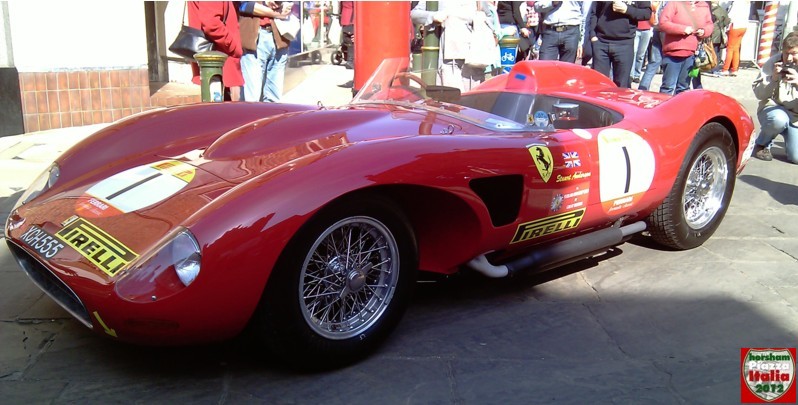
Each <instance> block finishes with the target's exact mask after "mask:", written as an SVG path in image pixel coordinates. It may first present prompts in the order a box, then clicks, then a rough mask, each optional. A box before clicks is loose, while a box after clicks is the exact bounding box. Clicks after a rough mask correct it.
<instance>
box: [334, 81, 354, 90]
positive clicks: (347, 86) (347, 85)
mask: <svg viewBox="0 0 798 405" xmlns="http://www.w3.org/2000/svg"><path fill="white" fill-rule="evenodd" d="M338 87H340V88H342V89H351V88H353V87H355V82H354V81H353V80H350V81H348V82H346V83H344V84H339V85H338Z"/></svg>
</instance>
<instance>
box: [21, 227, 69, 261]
mask: <svg viewBox="0 0 798 405" xmlns="http://www.w3.org/2000/svg"><path fill="white" fill-rule="evenodd" d="M19 240H21V241H22V242H24V243H25V244H26V245H28V246H29V247H30V248H31V249H33V250H35V251H36V252H37V253H39V254H40V255H42V256H44V257H46V258H48V259H50V258H52V257H53V256H55V255H57V254H58V252H60V251H61V249H63V248H64V244H63V243H61V241H60V240H58V239H57V238H56V237H55V236H53V235H52V234H50V233H49V232H47V231H45V230H44V229H42V228H39V227H38V226H36V225H33V226H31V227H30V228H29V229H28V230H27V231H25V233H23V234H22V236H20V237H19Z"/></svg>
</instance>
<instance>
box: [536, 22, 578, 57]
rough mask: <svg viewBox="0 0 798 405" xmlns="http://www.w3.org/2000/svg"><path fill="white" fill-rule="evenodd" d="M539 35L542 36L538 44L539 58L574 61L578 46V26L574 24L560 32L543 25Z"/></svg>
mask: <svg viewBox="0 0 798 405" xmlns="http://www.w3.org/2000/svg"><path fill="white" fill-rule="evenodd" d="M541 35H542V36H543V39H542V40H541V44H540V59H541V60H559V61H560V62H570V63H574V62H576V50H577V49H578V48H579V26H576V25H575V26H573V27H569V28H568V29H566V30H565V31H561V32H557V31H555V30H554V29H553V28H549V27H545V26H544V28H543V33H542V34H541Z"/></svg>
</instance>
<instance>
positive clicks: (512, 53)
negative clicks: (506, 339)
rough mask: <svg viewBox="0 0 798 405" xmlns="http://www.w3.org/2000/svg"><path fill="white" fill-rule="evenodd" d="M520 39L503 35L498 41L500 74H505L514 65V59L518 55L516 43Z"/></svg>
mask: <svg viewBox="0 0 798 405" xmlns="http://www.w3.org/2000/svg"><path fill="white" fill-rule="evenodd" d="M519 42H521V39H520V38H517V37H514V36H512V35H505V36H503V37H502V39H500V40H499V50H500V52H501V56H502V73H507V72H509V71H510V69H512V68H513V65H515V57H516V55H518V43H519Z"/></svg>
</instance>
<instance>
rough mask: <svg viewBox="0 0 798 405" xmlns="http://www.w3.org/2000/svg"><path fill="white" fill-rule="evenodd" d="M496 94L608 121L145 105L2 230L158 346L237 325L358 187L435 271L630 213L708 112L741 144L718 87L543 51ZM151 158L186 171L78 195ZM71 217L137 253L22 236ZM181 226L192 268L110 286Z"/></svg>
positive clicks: (376, 107)
mask: <svg viewBox="0 0 798 405" xmlns="http://www.w3.org/2000/svg"><path fill="white" fill-rule="evenodd" d="M519 75H520V76H519ZM522 81H524V82H525V83H521V82H522ZM499 91H500V92H509V93H513V92H520V93H524V92H527V93H535V94H539V95H547V96H550V97H553V98H555V99H559V98H561V99H564V100H567V101H568V102H571V103H574V102H575V103H584V105H592V106H597V107H599V108H602V109H606V110H607V112H608V113H609V114H610V115H612V116H615V117H618V118H619V119H618V120H617V122H615V123H613V124H612V125H609V126H598V127H590V126H588V127H587V128H581V129H577V130H570V129H558V130H553V131H543V132H541V131H510V132H503V131H491V130H488V129H486V128H485V127H484V126H480V125H477V124H475V123H474V122H472V121H470V120H468V119H459V118H458V116H457V115H458V114H460V115H463V116H464V117H466V118H467V117H468V116H470V115H472V114H474V115H475V116H476V115H479V114H483V115H484V113H482V112H480V111H476V110H473V111H472V110H471V109H468V108H455V107H448V108H450V109H451V110H457V111H455V112H453V113H452V114H440V113H438V112H437V111H439V110H436V109H426V108H409V107H407V106H404V105H392V104H369V103H362V104H351V105H347V106H343V107H340V108H334V109H319V108H317V107H311V106H299V105H279V104H250V103H226V104H203V105H192V106H185V107H178V108H169V109H161V110H157V111H152V112H149V113H147V114H145V115H142V116H138V117H134V118H131V119H126V120H123V121H120V122H118V123H116V124H115V125H112V126H110V127H108V128H106V129H104V130H102V131H100V132H98V133H96V134H94V135H93V136H91V137H89V138H88V139H86V140H84V141H83V142H81V143H80V144H78V145H76V146H75V147H73V148H72V149H70V150H69V151H68V152H67V153H65V154H64V155H63V156H61V157H60V158H58V160H57V163H58V165H59V167H60V178H59V179H58V182H57V183H56V184H55V185H54V186H53V187H52V188H51V189H49V190H47V191H45V192H44V193H43V194H41V195H39V196H38V197H37V198H35V199H34V200H32V201H31V202H29V203H27V204H25V205H22V206H20V207H19V208H18V209H16V210H15V211H13V212H12V213H11V215H10V217H9V220H8V222H7V224H6V229H5V231H6V236H7V240H8V241H9V245H10V246H11V247H12V250H13V251H14V252H15V254H16V256H18V257H24V258H25V259H23V260H28V261H30V262H31V263H32V264H30V265H31V266H40V267H42V268H46V271H49V272H50V273H51V274H52V275H54V276H55V277H57V278H58V279H59V280H60V282H62V283H63V284H64V285H66V286H68V288H69V289H71V290H72V292H74V294H75V296H77V297H79V300H80V302H81V303H82V305H83V306H84V307H85V311H83V312H81V311H78V312H81V313H80V314H76V316H78V317H79V318H81V320H82V321H83V322H84V323H86V324H90V325H91V326H92V327H93V329H95V330H97V331H99V332H101V333H105V334H108V335H111V336H114V337H116V338H118V339H121V340H125V341H131V342H142V343H156V344H172V343H187V342H200V341H208V340H218V339H225V338H229V337H231V336H233V335H236V334H237V333H239V332H240V331H241V330H242V329H243V328H244V326H245V325H246V324H247V322H248V321H249V320H250V318H251V317H252V314H253V312H254V311H255V309H256V307H257V305H258V302H259V301H260V300H261V296H262V293H263V292H264V286H265V285H266V284H267V282H268V281H269V276H270V274H271V272H272V269H273V266H274V265H275V263H276V262H277V260H278V258H279V256H280V255H281V253H282V252H283V250H284V248H285V246H286V244H287V243H288V241H289V240H290V239H291V238H292V236H293V235H294V234H296V233H297V232H298V231H299V230H300V229H301V227H302V226H303V225H304V224H305V223H306V222H307V221H308V220H309V219H310V218H312V217H313V216H314V214H316V213H317V212H318V211H319V210H320V209H321V208H322V207H325V206H326V205H328V204H329V203H330V202H331V201H334V200H336V199H338V198H340V197H342V196H345V195H349V194H352V193H358V192H362V191H363V190H370V191H372V192H374V193H379V194H382V195H386V196H389V197H390V198H391V199H392V200H394V201H396V202H397V204H398V205H399V206H400V207H401V208H402V211H403V212H404V213H405V215H407V217H408V218H409V220H410V222H411V226H412V229H413V232H414V234H415V238H416V241H417V244H418V253H419V258H418V259H419V268H420V269H421V270H424V271H430V272H437V273H445V274H449V273H453V272H456V271H458V270H459V268H460V266H461V265H462V264H464V263H466V262H468V261H469V260H471V259H472V258H474V257H477V256H479V255H482V254H484V253H486V252H500V253H499V257H512V256H514V255H516V254H518V253H520V252H523V251H526V250H529V249H530V248H531V247H537V246H546V244H547V243H550V242H552V241H555V240H561V239H565V238H568V237H571V236H573V235H576V234H583V233H587V232H589V231H592V230H595V229H598V228H603V227H608V226H610V225H612V224H613V223H614V222H616V221H617V220H619V219H621V218H623V219H625V220H640V219H645V217H646V216H647V215H649V214H650V213H651V212H652V211H653V210H654V209H655V208H656V207H657V206H658V205H659V204H660V203H661V202H662V201H663V199H664V198H665V197H666V196H667V195H668V193H669V192H670V191H671V189H672V187H673V186H674V180H675V178H676V177H677V174H678V172H679V170H680V167H682V164H683V161H684V160H685V154H686V153H687V151H688V148H689V146H690V145H691V141H692V139H693V135H694V134H695V133H696V131H697V130H698V129H699V128H701V127H702V126H703V125H704V124H706V123H708V122H713V121H714V122H718V123H720V124H722V125H723V126H724V127H726V128H727V129H728V131H729V132H730V133H731V134H732V136H733V137H734V140H735V143H736V145H737V151H736V152H737V159H736V163H737V165H736V167H734V168H733V170H735V171H737V172H738V173H739V171H740V170H742V168H743V166H744V164H745V161H746V160H747V158H748V157H749V156H750V148H749V146H750V140H751V138H750V136H751V133H752V130H753V124H752V121H751V119H750V118H749V117H748V115H747V114H746V113H745V111H744V110H743V108H742V107H741V106H740V105H739V104H738V103H737V102H735V101H734V100H733V99H730V98H728V97H726V96H723V95H720V94H717V93H713V92H709V91H691V92H687V93H684V94H681V95H679V96H676V97H670V96H665V95H660V94H655V93H649V92H643V91H637V90H630V89H620V88H616V87H615V86H614V85H613V84H612V83H611V82H610V81H609V80H608V79H606V78H604V77H603V76H600V75H598V74H597V73H595V72H593V71H591V70H588V69H583V68H580V67H577V66H574V65H568V64H562V63H555V62H525V63H520V64H517V65H516V67H515V69H514V70H513V71H512V72H510V73H509V74H506V75H502V76H499V77H497V78H494V79H491V80H489V81H488V82H486V83H484V84H483V85H482V86H480V87H479V88H477V89H476V90H475V91H474V92H473V93H480V92H484V93H490V92H499ZM444 108H447V107H444ZM531 118H532V115H530V119H531ZM540 146H543V147H544V148H539V147H540ZM620 149H624V150H625V154H624V155H623V156H625V157H626V160H625V161H624V162H619V161H618V160H619V159H618V156H620V155H618V153H617V152H618V150H620ZM746 149H748V152H747V153H746ZM546 151H548V153H546ZM536 159H539V164H536V163H535V160H536ZM153 162H166V163H163V164H164V165H165V166H163V167H164V168H163V170H167V172H168V173H170V174H172V175H173V176H174V177H176V178H181V176H183V177H182V180H183V181H184V182H185V184H184V185H183V184H181V185H179V186H175V187H176V189H174V190H172V189H170V190H168V191H164V190H162V189H160V188H158V189H156V188H153V189H152V190H149V191H148V192H150V193H156V194H158V195H156V196H155V197H152V198H150V200H147V202H148V203H150V204H148V205H144V206H139V205H142V204H144V203H138V202H131V204H132V205H131V206H130V207H129V208H128V209H122V210H121V211H118V210H117V211H115V210H113V209H111V210H108V209H104V208H103V207H102V205H103V204H102V202H98V201H97V200H96V199H95V200H93V201H92V196H94V195H96V193H94V194H92V193H88V191H90V190H92V187H95V186H97V185H98V184H100V183H102V184H104V185H106V186H108V182H107V181H106V182H105V183H103V181H105V180H107V179H109V178H112V177H113V176H114V175H117V174H119V173H123V172H125V171H128V170H130V169H133V168H137V167H142V166H147V165H151V164H153ZM546 163H548V166H547V164H546ZM170 165H172V166H174V165H177V167H178V168H180V169H183V170H182V172H181V173H177V172H176V171H174V170H172V169H169V167H172V166H170ZM158 170H161V169H158ZM168 170H172V171H168ZM167 172H165V173H167ZM117 179H120V178H117ZM134 180H135V176H133V180H130V181H131V182H133V181H134ZM131 184H132V183H131ZM97 187H99V186H97ZM120 187H121V186H120ZM159 193H160V194H159ZM139 198H142V199H143V198H144V197H139ZM136 204H138V205H136ZM106 208H107V207H106ZM75 215H77V216H78V217H79V219H77V221H79V222H80V224H83V225H85V226H93V227H96V228H98V229H99V230H100V231H99V232H100V236H98V238H99V239H98V240H100V242H102V240H103V238H105V241H106V244H107V243H110V244H113V243H115V242H118V243H119V244H121V245H122V246H123V247H126V248H127V249H128V251H129V252H130V253H132V254H133V255H135V256H130V257H131V259H130V260H127V261H123V262H114V261H113V260H112V259H107V258H104V257H102V255H99V256H98V257H97V258H96V259H95V260H91V259H89V258H88V257H87V256H90V255H91V254H95V255H98V252H99V249H100V248H98V247H97V246H92V247H91V248H86V246H88V243H89V242H86V243H84V245H82V246H75V245H69V243H67V242H64V241H63V240H62V241H61V242H58V243H62V244H66V245H69V246H65V247H63V248H62V249H60V250H59V251H58V253H57V254H56V255H55V256H54V257H52V258H46V257H45V255H43V254H42V253H41V250H40V251H39V252H37V251H36V249H34V248H33V247H32V246H31V244H30V243H29V242H30V241H28V242H25V241H23V240H21V239H20V238H24V237H25V236H24V235H25V234H26V232H28V231H29V230H30V229H31V227H32V226H34V225H35V226H36V227H38V228H40V229H43V230H44V231H46V232H47V233H49V234H51V235H56V234H58V233H59V232H62V233H63V235H62V236H64V238H65V239H64V240H68V239H69V237H70V236H69V234H68V233H67V232H64V229H66V228H68V227H70V226H73V225H74V224H75V222H74V221H76V219H75V217H74V216H75ZM70 218H71V219H70ZM179 227H182V228H184V229H188V230H190V232H191V233H192V234H193V235H194V237H195V238H196V240H197V242H198V243H199V246H200V247H201V252H202V271H201V273H200V274H199V276H198V277H197V278H196V280H195V281H194V282H193V283H192V284H191V285H190V286H188V287H185V288H178V289H177V290H175V288H176V287H174V285H175V281H174V280H168V278H169V277H170V276H169V275H167V274H161V275H160V276H159V277H163V278H167V280H161V281H159V282H157V283H155V285H154V286H152V287H151V289H144V290H143V291H141V292H140V294H138V293H137V294H138V295H135V294H132V295H127V296H126V298H123V297H121V296H120V294H119V290H120V287H118V282H119V280H120V279H122V278H124V277H125V276H128V274H126V273H127V268H128V267H127V266H129V265H130V264H132V263H133V262H135V261H136V260H139V259H141V258H142V257H143V256H146V255H147V254H148V252H151V251H154V250H155V249H156V247H157V246H158V245H159V244H160V243H162V241H163V240H164V239H165V238H166V237H167V236H168V235H170V233H171V232H173V231H174V230H175V229H178V228H179ZM182 228H181V229H182ZM92 229H94V228H92ZM30 235H32V233H29V234H28V236H27V237H28V239H30V240H33V238H35V235H34V236H30ZM75 235H77V234H75ZM109 236H110V238H112V239H114V240H111V241H110V242H109V240H110V239H109V238H108V237H109ZM89 239H91V238H89ZM100 242H98V243H100ZM100 244H101V245H103V243H100ZM33 245H35V240H34V244H33ZM103 246H104V245H103ZM81 248H86V249H88V253H87V252H85V251H84V252H83V253H81V252H79V251H78V250H79V249H81ZM103 260H106V261H105V262H104V261H103ZM120 260H121V259H120ZM36 262H38V264H36ZM103 263H106V264H107V265H106V269H105V271H103V269H100V268H99V267H100V265H102V264H103ZM119 263H121V265H120V267H118V268H114V269H109V267H111V266H115V265H117V264H119ZM23 267H24V266H23ZM111 271H113V272H114V273H113V275H110V272H111ZM171 277H172V278H174V277H175V276H171ZM56 283H57V282H56ZM124 288H128V287H124ZM137 291H138V290H137ZM134 296H136V297H137V298H135V299H132V298H131V297H134ZM74 313H75V310H74V308H73V314H74Z"/></svg>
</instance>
